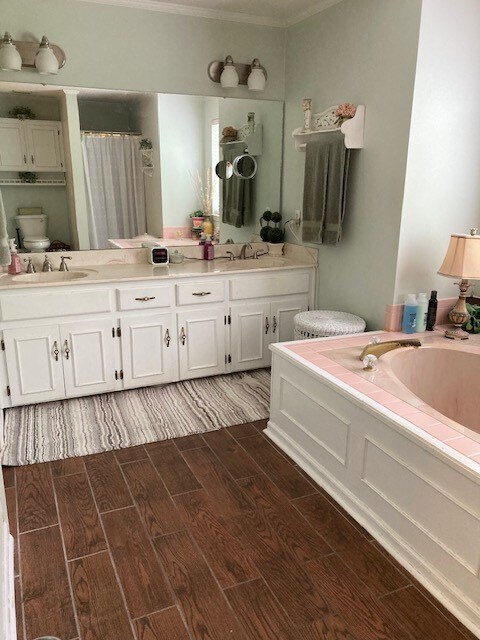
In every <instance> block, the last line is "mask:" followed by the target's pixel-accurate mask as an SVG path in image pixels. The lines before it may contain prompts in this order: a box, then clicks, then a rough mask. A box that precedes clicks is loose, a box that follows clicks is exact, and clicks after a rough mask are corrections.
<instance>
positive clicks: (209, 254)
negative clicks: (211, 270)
mask: <svg viewBox="0 0 480 640" xmlns="http://www.w3.org/2000/svg"><path fill="white" fill-rule="evenodd" d="M214 257H215V249H214V247H213V244H212V238H211V236H209V235H207V238H206V240H205V244H204V246H203V259H204V260H213V259H214Z"/></svg>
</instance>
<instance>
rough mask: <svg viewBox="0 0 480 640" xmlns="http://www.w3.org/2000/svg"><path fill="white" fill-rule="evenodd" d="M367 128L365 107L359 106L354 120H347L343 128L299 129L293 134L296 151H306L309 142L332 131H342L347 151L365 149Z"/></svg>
mask: <svg viewBox="0 0 480 640" xmlns="http://www.w3.org/2000/svg"><path fill="white" fill-rule="evenodd" d="M314 117H315V116H314ZM364 128H365V105H364V104H359V105H357V112H356V114H355V116H354V117H353V118H351V119H350V120H346V121H345V122H344V123H343V124H342V126H341V127H337V126H328V127H321V128H318V129H312V131H308V132H307V131H304V130H303V128H302V127H297V129H295V130H294V131H293V133H292V137H293V139H294V140H295V149H296V150H297V151H305V148H306V146H307V142H311V141H312V140H315V139H316V138H318V137H319V136H321V135H322V133H329V132H331V131H341V132H342V133H343V134H344V136H345V146H346V147H347V149H363V137H364Z"/></svg>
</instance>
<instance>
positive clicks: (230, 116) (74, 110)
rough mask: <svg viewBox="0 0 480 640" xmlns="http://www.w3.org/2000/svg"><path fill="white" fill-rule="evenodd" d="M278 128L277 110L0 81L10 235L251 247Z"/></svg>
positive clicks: (62, 245)
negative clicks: (26, 114) (26, 112)
mask: <svg viewBox="0 0 480 640" xmlns="http://www.w3.org/2000/svg"><path fill="white" fill-rule="evenodd" d="M19 106H21V107H27V108H29V109H30V110H31V112H32V113H33V115H34V116H35V119H34V120H18V119H16V118H13V117H12V116H11V113H10V112H11V111H12V109H14V108H15V107H19ZM27 130H28V134H27V133H26V132H27ZM282 130H283V105H282V103H281V102H275V101H266V100H250V99H245V100H244V99H233V98H226V99H225V98H213V97H205V96H185V95H175V94H145V93H135V92H128V91H111V90H98V89H94V90H93V89H88V90H87V89H79V90H78V91H75V92H74V91H71V90H63V89H61V88H58V87H44V86H38V85H21V84H18V83H0V158H1V160H0V188H1V189H2V194H3V198H4V201H5V207H6V210H7V218H8V230H9V235H10V237H12V238H13V237H15V238H17V240H18V241H19V243H20V246H21V247H24V244H23V239H24V238H26V239H27V242H26V246H29V247H32V246H33V245H32V238H33V239H35V238H37V239H38V242H39V246H40V244H42V243H43V244H42V246H44V245H45V242H47V243H48V244H49V245H50V250H65V249H67V248H68V247H71V248H73V249H104V248H112V247H122V248H130V247H139V246H142V244H145V243H153V244H155V243H157V244H177V245H181V244H196V243H198V241H199V238H200V236H201V234H202V233H209V234H212V235H213V237H214V240H216V241H219V242H226V241H227V240H233V241H235V242H248V241H250V240H255V239H256V238H257V237H258V234H259V232H260V216H261V215H262V213H263V211H264V210H265V209H267V208H270V209H272V210H278V209H279V208H280V170H281V154H282V146H281V145H282ZM17 147H18V148H17ZM27 147H28V148H27ZM32 149H33V151H32ZM24 158H26V159H27V161H26V162H24ZM200 184H201V193H199V185H200ZM33 214H37V215H36V218H34V217H33ZM39 215H40V217H39ZM28 216H30V217H28ZM19 219H20V220H19ZM34 242H35V240H34ZM31 250H32V249H31Z"/></svg>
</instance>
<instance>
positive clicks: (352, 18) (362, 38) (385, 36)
mask: <svg viewBox="0 0 480 640" xmlns="http://www.w3.org/2000/svg"><path fill="white" fill-rule="evenodd" d="M420 10H421V0H402V1H401V2H399V1H398V0H344V1H343V2H340V3H339V4H336V5H334V6H333V7H331V8H330V9H327V10H326V11H323V12H322V13H320V14H318V15H316V16H314V17H312V18H309V19H308V20H306V21H304V22H302V23H300V24H298V25H294V26H292V27H290V28H289V29H288V31H287V49H286V115H285V137H284V139H285V142H284V180H283V210H284V212H286V215H287V216H288V215H290V214H291V213H293V211H294V210H295V209H300V208H301V207H302V193H303V171H304V163H305V154H304V153H299V152H296V151H295V150H294V144H293V140H292V138H291V132H292V131H293V129H294V128H295V127H298V126H300V125H301V124H302V117H303V114H302V105H301V101H302V98H304V97H310V98H313V103H314V111H323V110H324V109H326V108H327V107H329V106H331V105H333V104H338V103H341V102H346V101H348V102H354V103H356V104H365V105H366V130H365V148H364V149H362V150H360V151H356V152H353V153H352V162H351V173H350V179H349V185H348V189H349V192H348V201H347V214H346V219H345V224H344V237H343V240H342V243H341V244H340V245H339V246H338V247H326V246H320V247H319V277H318V291H317V306H318V307H319V308H322V309H342V310H345V311H350V312H352V313H357V314H359V315H360V316H362V317H364V318H365V319H366V320H367V322H368V326H369V328H371V329H373V328H379V327H383V322H384V317H385V306H386V305H387V304H390V303H392V301H393V289H394V283H395V271H396V257H397V248H398V236H399V229H400V219H401V211H402V200H403V187H404V180H405V168H406V158H407V145H408V132H409V125H410V114H411V108H412V94H413V86H414V79H415V63H416V53H417V43H418V32H419V23H420Z"/></svg>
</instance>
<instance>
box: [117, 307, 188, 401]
mask: <svg viewBox="0 0 480 640" xmlns="http://www.w3.org/2000/svg"><path fill="white" fill-rule="evenodd" d="M120 327H121V329H122V363H123V383H124V385H125V388H127V389H128V388H132V387H142V386H146V385H151V384H164V383H166V382H172V381H173V380H177V379H178V373H177V372H178V352H177V341H176V336H175V333H176V327H175V323H174V316H173V315H172V314H171V313H162V314H158V315H152V316H147V315H144V316H136V317H133V318H130V317H128V318H122V319H121V320H120Z"/></svg>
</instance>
